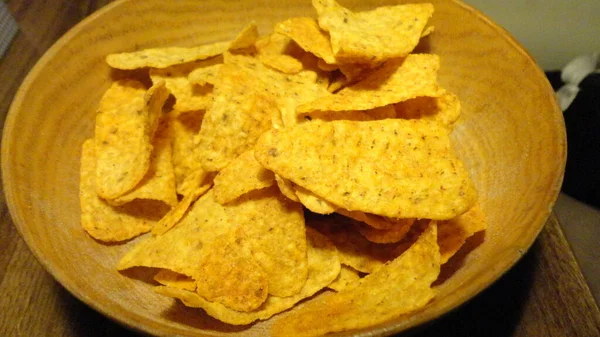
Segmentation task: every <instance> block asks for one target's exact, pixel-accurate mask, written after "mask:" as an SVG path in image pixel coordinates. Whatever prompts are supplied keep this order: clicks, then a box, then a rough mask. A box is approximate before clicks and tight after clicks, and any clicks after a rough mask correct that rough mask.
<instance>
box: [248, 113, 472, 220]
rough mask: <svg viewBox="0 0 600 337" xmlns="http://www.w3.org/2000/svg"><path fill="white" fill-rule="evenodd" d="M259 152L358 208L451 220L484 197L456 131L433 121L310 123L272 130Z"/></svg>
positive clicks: (310, 186)
mask: <svg viewBox="0 0 600 337" xmlns="http://www.w3.org/2000/svg"><path fill="white" fill-rule="evenodd" d="M254 155H255V158H256V159H257V160H258V162H259V163H261V164H262V165H263V166H264V167H265V168H267V169H269V170H271V171H273V172H275V173H276V174H279V175H281V176H282V177H284V178H286V179H289V180H291V181H292V182H293V183H294V184H296V185H299V186H302V187H304V188H306V189H307V190H309V191H311V192H313V193H314V194H315V195H317V196H319V197H321V198H323V199H325V200H326V201H328V202H330V203H332V204H334V205H336V206H339V207H340V208H344V209H347V210H350V211H362V212H365V213H372V214H377V215H382V216H386V217H390V218H426V219H439V220H446V219H451V218H453V217H455V216H457V215H459V214H462V213H464V212H465V211H466V210H468V209H469V208H470V207H471V206H472V205H473V203H474V202H475V200H476V198H477V194H476V191H475V187H474V185H473V183H472V181H471V180H470V178H469V175H468V172H467V171H466V169H465V168H464V165H463V164H462V162H461V161H460V160H459V159H458V158H457V157H456V156H455V155H454V153H453V152H452V148H451V144H450V138H449V135H448V130H447V129H446V128H445V127H443V126H441V125H440V124H438V123H436V122H432V121H425V120H400V119H391V120H383V121H369V122H350V121H334V122H327V123H303V124H298V125H297V126H295V127H293V128H284V129H280V130H270V131H269V132H266V133H265V134H264V135H263V136H262V137H261V138H260V140H259V141H258V143H257V144H256V148H255V153H254ZM384 157H385V160H382V158H384Z"/></svg>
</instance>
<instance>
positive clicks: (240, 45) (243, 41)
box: [229, 21, 258, 50]
mask: <svg viewBox="0 0 600 337" xmlns="http://www.w3.org/2000/svg"><path fill="white" fill-rule="evenodd" d="M257 39H258V27H257V26H256V22H254V21H253V22H250V24H248V25H247V26H246V27H244V28H243V29H242V31H241V32H239V33H238V35H237V36H236V37H235V39H233V41H231V43H230V44H229V50H238V49H245V48H249V47H251V46H253V45H254V43H255V42H256V40H257Z"/></svg>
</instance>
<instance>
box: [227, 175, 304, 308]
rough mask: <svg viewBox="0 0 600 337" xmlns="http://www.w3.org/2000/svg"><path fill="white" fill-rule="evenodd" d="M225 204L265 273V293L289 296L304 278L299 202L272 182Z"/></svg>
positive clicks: (302, 233) (299, 286)
mask: <svg viewBox="0 0 600 337" xmlns="http://www.w3.org/2000/svg"><path fill="white" fill-rule="evenodd" d="M227 205H228V208H227V209H228V211H229V218H230V221H231V222H232V223H236V222H237V223H239V225H240V227H241V229H240V230H241V233H242V234H243V236H244V237H245V238H246V243H247V244H248V245H249V246H250V249H251V251H252V254H253V255H254V257H255V259H256V261H257V262H258V264H259V265H260V266H261V268H262V269H263V270H264V271H265V273H266V274H267V278H268V282H269V294H271V295H275V296H281V297H286V296H292V295H294V294H296V293H297V292H299V291H300V289H301V288H302V285H303V284H304V282H305V281H306V275H307V272H308V271H307V265H306V249H307V248H306V234H305V229H304V227H305V226H304V214H303V210H302V206H301V205H299V204H297V203H295V202H291V201H290V200H288V199H287V198H286V197H284V196H283V195H282V194H281V193H280V192H279V189H278V188H277V187H276V186H273V187H270V188H266V189H262V190H258V191H253V192H250V193H247V194H245V195H243V196H242V197H240V198H239V199H238V200H236V201H234V202H231V203H229V204H227Z"/></svg>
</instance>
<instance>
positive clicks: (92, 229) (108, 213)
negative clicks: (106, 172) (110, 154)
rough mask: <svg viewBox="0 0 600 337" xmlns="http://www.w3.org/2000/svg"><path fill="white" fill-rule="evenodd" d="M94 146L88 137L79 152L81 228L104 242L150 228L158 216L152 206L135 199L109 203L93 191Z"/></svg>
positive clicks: (126, 238) (130, 235)
mask: <svg viewBox="0 0 600 337" xmlns="http://www.w3.org/2000/svg"><path fill="white" fill-rule="evenodd" d="M94 148H95V145H94V141H93V140H92V139H88V140H86V141H85V142H84V143H83V146H82V152H81V170H80V185H79V202H80V205H81V226H82V227H83V229H84V230H85V231H86V232H87V233H88V234H89V235H90V236H92V237H93V238H94V239H97V240H100V241H105V242H116V241H124V240H128V239H131V238H133V237H136V236H138V235H139V234H142V233H145V232H148V231H150V229H152V227H153V226H154V224H155V223H156V221H157V220H158V218H159V217H157V216H156V215H155V214H153V213H154V211H156V210H155V209H146V208H144V207H143V206H144V205H143V204H141V203H137V202H133V203H130V204H126V205H123V206H118V207H116V206H111V205H110V204H108V203H107V202H106V201H105V200H103V199H102V198H100V197H99V196H98V195H97V194H96V191H95V187H94V185H95V179H96V158H95V149H94ZM149 211H151V212H149Z"/></svg>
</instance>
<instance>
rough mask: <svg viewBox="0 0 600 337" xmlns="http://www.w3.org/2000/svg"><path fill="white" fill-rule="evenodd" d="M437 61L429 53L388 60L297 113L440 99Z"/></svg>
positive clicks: (299, 107) (301, 108)
mask: <svg viewBox="0 0 600 337" xmlns="http://www.w3.org/2000/svg"><path fill="white" fill-rule="evenodd" d="M439 62H440V61H439V57H438V56H437V55H432V54H411V55H408V56H407V57H406V58H403V59H391V60H389V61H387V62H385V63H384V64H383V65H382V66H380V67H378V68H376V69H374V70H373V71H372V72H370V73H369V74H368V75H366V76H365V78H364V79H362V80H361V81H359V82H357V83H356V84H354V85H351V86H348V87H345V88H343V89H341V90H340V91H338V92H337V93H336V94H335V95H328V96H324V97H322V98H319V99H316V100H315V101H312V102H309V103H306V104H302V105H300V106H298V113H308V112H312V111H316V110H318V111H349V110H370V109H373V108H377V107H381V106H386V105H389V104H395V103H398V102H402V101H405V100H408V99H411V98H415V97H419V96H428V97H437V96H440V95H441V94H443V93H444V91H443V89H442V88H440V87H439V85H438V83H437V72H438V69H439V65H440V64H439Z"/></svg>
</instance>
